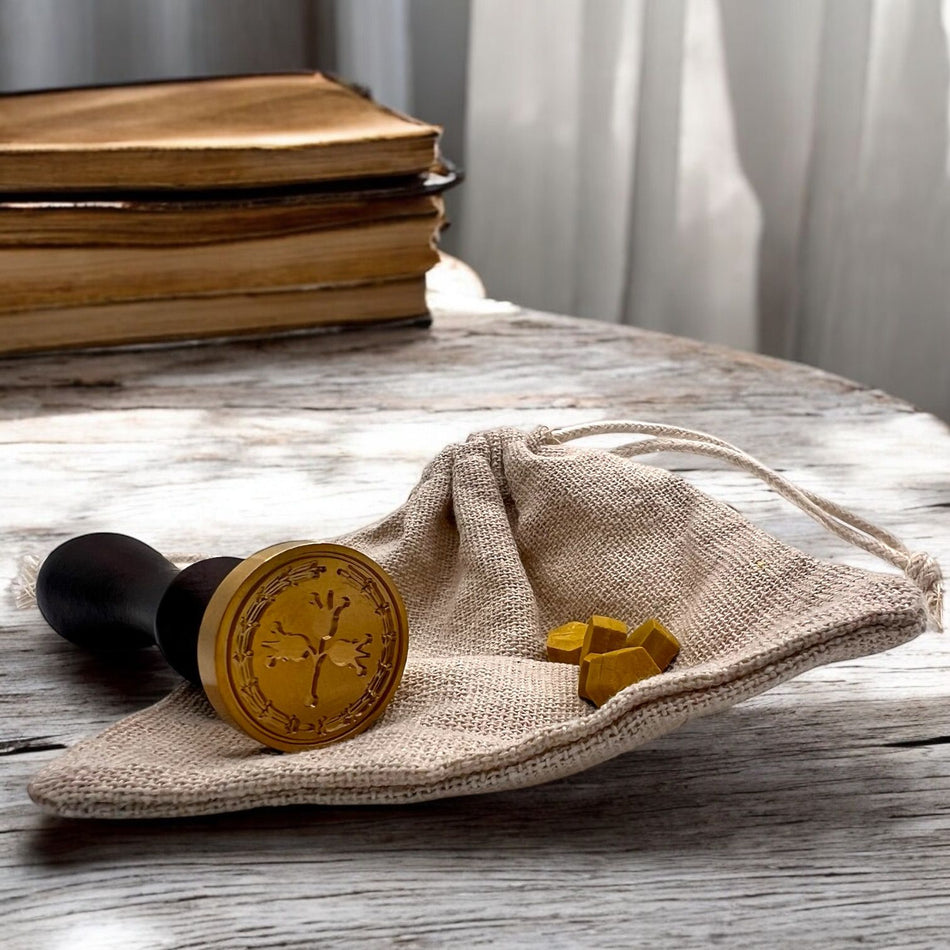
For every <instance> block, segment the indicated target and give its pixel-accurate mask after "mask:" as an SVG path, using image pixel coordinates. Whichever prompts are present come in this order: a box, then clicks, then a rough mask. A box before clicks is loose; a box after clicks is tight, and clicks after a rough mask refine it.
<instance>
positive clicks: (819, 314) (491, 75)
mask: <svg viewBox="0 0 950 950" xmlns="http://www.w3.org/2000/svg"><path fill="white" fill-rule="evenodd" d="M948 35H950V0H944V2H943V3H941V2H939V0H914V2H907V0H596V2H593V0H588V2H584V0H558V2H556V3H553V2H550V0H519V2H518V3H510V2H507V0H473V4H472V21H471V38H470V62H469V98H468V125H467V140H468V150H467V155H466V164H467V170H468V181H467V183H466V185H465V192H464V196H463V200H464V211H463V215H462V217H461V227H460V231H461V237H460V239H461V248H462V254H463V256H464V257H465V258H466V260H468V261H469V263H471V264H472V265H473V266H474V267H476V269H477V270H478V271H479V272H480V273H481V275H482V277H483V279H484V281H485V283H486V285H487V287H488V290H489V293H491V294H493V295H495V296H500V297H505V298H510V299H513V300H516V301H518V302H520V303H524V304H527V305H530V306H534V307H538V308H542V309H549V310H555V311H562V312H567V313H575V314H578V315H581V316H587V317H594V318H598V319H603V320H613V321H622V322H627V323H631V324H636V325H638V326H644V327H651V328H655V329H660V330H666V331H669V332H673V333H683V334H687V335H690V336H694V337H698V338H701V339H706V340H712V341H716V342H723V343H728V344H731V345H736V346H741V347H746V348H750V349H754V348H758V349H763V350H765V351H766V352H770V353H774V354H776V355H780V356H785V357H788V358H793V359H800V360H804V361H806V362H809V363H813V364H816V365H819V366H823V367H825V368H828V369H831V370H833V371H836V372H839V373H842V374H844V375H847V376H850V377H853V378H857V379H859V380H862V381H864V382H866V383H868V384H870V385H874V386H878V387H881V388H884V389H887V390H889V391H891V392H894V393H896V394H898V395H901V396H904V397H905V398H908V399H910V400H912V401H915V402H917V403H918V404H920V405H921V406H923V407H925V408H928V409H930V410H932V411H935V412H937V413H940V414H942V415H943V416H944V417H950V368H948V365H950V364H948V354H950V151H948V125H950V104H948V103H950V99H948V89H950V70H948Z"/></svg>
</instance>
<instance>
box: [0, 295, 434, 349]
mask: <svg viewBox="0 0 950 950" xmlns="http://www.w3.org/2000/svg"><path fill="white" fill-rule="evenodd" d="M426 312H427V311H426V302H425V278H424V277H411V278H406V279H402V280H392V281H384V282H377V283H369V284H353V285H348V286H342V287H332V286H330V287H304V288H295V289H292V290H284V291H270V292H263V293H247V294H222V295H217V296H206V297H182V298H173V299H168V300H146V301H138V302H134V303H119V304H104V305H99V306H91V307H67V308H62V309H53V310H34V311H27V312H20V313H13V314H3V315H0V353H15V352H25V351H29V350H42V349H57V348H62V347H76V346H105V345H112V344H123V343H145V342H158V341H165V340H169V341H171V340H178V339H198V338H202V337H209V336H231V335H237V334H244V333H261V332H271V331H280V330H294V329H302V328H306V327H317V326H336V325H346V324H358V323H374V322H381V321H386V320H398V319H402V318H408V317H416V316H424V315H425V314H426Z"/></svg>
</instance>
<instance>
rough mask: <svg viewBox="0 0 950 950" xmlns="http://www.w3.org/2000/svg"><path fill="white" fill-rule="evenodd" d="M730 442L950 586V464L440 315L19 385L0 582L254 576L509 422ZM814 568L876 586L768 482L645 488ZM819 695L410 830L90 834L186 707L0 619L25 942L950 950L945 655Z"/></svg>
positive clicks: (875, 434) (939, 456)
mask: <svg viewBox="0 0 950 950" xmlns="http://www.w3.org/2000/svg"><path fill="white" fill-rule="evenodd" d="M608 417H612V418H635V419H649V420H654V421H661V422H669V423H677V424H680V425H685V426H690V427H694V428H699V429H703V430H706V431H708V432H711V433H713V434H716V435H719V436H721V437H723V438H726V439H729V440H730V441H732V442H735V443H737V444H738V445H740V446H741V447H743V448H745V449H746V450H748V451H749V452H751V453H752V454H754V455H756V456H757V457H759V458H760V459H761V460H763V461H764V462H766V463H767V464H770V465H772V466H773V467H776V468H778V469H780V470H781V471H782V472H783V473H785V474H786V475H787V476H788V477H790V478H792V479H793V480H794V481H796V482H798V483H799V484H800V485H802V486H804V487H807V488H809V489H812V490H814V491H817V492H820V493H822V494H825V495H827V496H828V497H830V498H832V499H835V500H838V501H841V502H843V503H845V504H847V505H848V506H850V507H852V508H853V509H855V510H856V511H857V512H859V513H860V514H863V515H865V516H866V517H868V518H870V519H871V520H876V521H877V522H878V523H879V524H881V525H882V526H883V527H886V528H889V529H891V530H893V531H894V532H896V533H897V534H898V535H899V536H900V537H902V538H903V539H904V540H905V541H906V542H907V543H908V544H909V545H910V546H911V547H912V548H915V549H922V550H927V551H930V552H931V553H933V554H935V555H936V556H937V557H938V558H941V559H943V560H944V561H945V563H950V559H948V555H950V537H948V534H950V532H948V527H950V476H948V472H950V435H948V431H947V428H946V426H945V425H944V424H943V423H941V422H940V421H938V420H937V419H935V418H933V417H931V416H928V415H926V414H924V413H921V412H918V411H916V410H914V409H913V408H912V407H911V406H909V405H907V404H905V403H902V402H899V401H897V400H895V399H893V398H891V397H889V396H887V395H886V394H884V393H881V392H878V391H874V390H869V389H866V388H862V387H860V386H858V385H856V384H854V383H851V382H847V381H845V380H843V379H840V378H837V377H834V376H830V375H827V374H825V373H822V372H819V371H817V370H813V369H809V368H806V367H803V366H798V365H794V364H790V363H784V362H778V361H775V360H771V359H767V358H764V357H760V356H754V355H749V354H740V353H737V352H734V351H730V350H726V349H721V348H715V347H711V346H707V345H703V344H699V343H694V342H691V341H688V340H683V339H677V338H673V337H667V336H662V335H658V334H655V333H647V332H642V331H637V330H632V329H627V328H618V327H614V326H609V325H604V324H600V323H595V322H585V321H580V320H575V319H570V318H565V317H555V316H549V315H544V314H538V313H532V312H525V311H522V310H518V309H516V308H513V307H509V306H507V305H501V304H496V303H492V302H490V301H485V302H478V301H474V302H469V303H466V304H465V305H464V306H462V305H460V304H459V303H458V302H457V301H455V302H453V301H451V300H448V299H447V298H443V299H442V302H441V306H438V307H437V308H436V314H435V324H434V327H433V328H432V330H431V331H425V330H373V331H359V332H347V333H338V334H322V335H320V334H318V335H309V336H295V337H288V338H283V339H270V340H242V341H238V342H231V343H225V344H210V345H207V344H206V345H201V346H190V347H187V346H186V347H168V348H152V349H144V350H138V351H125V352H102V353H85V354H70V355H48V356H42V357H30V358H19V359H7V360H4V361H0V452H2V469H0V471H2V483H0V484H2V496H0V506H2V508H0V510H2V517H0V536H2V542H3V543H2V545H0V584H2V585H4V586H6V585H7V584H8V583H9V581H10V579H11V578H12V577H13V576H14V575H15V573H16V570H17V562H18V558H19V557H21V556H22V555H24V554H28V553H37V554H40V555H42V554H43V553H45V552H46V551H48V550H49V549H50V548H51V547H52V546H53V545H55V544H56V543H58V542H59V541H61V540H63V539H65V538H67V537H69V536H72V535H75V534H80V533H83V532H86V531H96V530H113V531H121V532H126V533H129V534H132V535H135V536H137V537H140V538H142V539H143V540H146V541H148V542H149V543H151V544H153V545H154V546H156V547H158V548H159V549H160V550H162V551H164V552H167V553H174V552H196V553H209V554H229V555H238V556H244V555H246V554H248V553H250V552H251V551H253V550H255V549H257V548H260V547H263V546H264V545H266V544H269V543H273V542H276V541H280V540H285V539H294V538H329V537H332V536H334V535H336V534H338V533H341V532H343V531H345V530H347V529H349V528H352V527H355V526H357V525H360V524H363V523H365V522H368V521H371V520H373V519H375V518H378V517H380V516H382V515H383V514H385V513H387V512H388V511H389V510H391V509H392V508H393V507H395V506H396V505H398V504H399V503H400V502H401V501H402V500H403V499H404V498H405V496H406V494H407V492H408V491H409V489H410V488H411V487H412V485H413V484H414V482H415V481H416V479H417V477H418V476H419V474H420V472H421V469H422V467H423V465H424V463H425V462H426V461H427V460H428V459H429V458H430V457H431V456H432V455H433V454H434V453H435V452H436V451H437V450H438V449H439V448H440V447H441V446H442V445H444V444H445V443H446V442H449V441H452V440H457V439H462V438H464V437H465V436H466V435H467V434H468V433H469V432H471V431H473V430H477V429H481V428H486V427H489V426H495V425H499V424H514V425H519V426H524V427H528V426H533V425H536V424H541V423H544V424H547V425H551V426H555V425H567V424H571V423H577V422H582V421H587V420H591V419H598V418H608ZM652 461H655V462H656V463H657V464H667V465H668V466H669V467H671V468H675V469H677V470H678V471H681V472H683V473H684V474H685V476H686V477H687V478H689V479H691V480H692V481H694V482H695V483H696V484H697V485H699V486H700V487H701V488H703V489H704V490H706V491H709V492H710V493H712V494H714V495H716V496H717V497H719V498H721V499H722V500H724V501H728V502H729V503H731V504H733V505H735V506H736V507H737V508H739V509H740V510H741V511H742V512H743V513H745V514H746V515H747V516H749V517H751V518H752V519H753V520H755V521H756V522H758V523H759V524H761V525H762V526H763V527H765V528H766V529H767V530H769V531H771V532H772V533H774V534H776V535H778V536H779V537H781V538H783V539H784V540H786V541H789V542H790V543H792V544H794V545H796V546H798V547H800V548H802V549H804V550H806V551H808V552H809V553H812V554H817V555H820V556H824V557H828V558H831V559H834V560H846V561H848V562H850V563H854V564H859V565H863V566H868V567H875V568H879V569H883V568H882V567H881V565H878V564H877V563H876V562H874V560H873V558H871V557H870V556H867V555H864V554H863V553H861V552H858V551H856V550H853V549H850V548H849V547H848V546H847V545H846V544H844V542H841V541H839V540H838V539H836V538H833V537H831V536H829V535H828V534H826V533H825V532H824V531H823V530H822V529H821V528H820V527H819V526H818V525H816V524H814V523H813V522H811V521H810V520H808V519H807V518H806V517H805V516H803V515H801V514H800V513H798V512H797V511H795V510H794V509H791V508H790V507H789V506H788V505H787V504H786V503H785V502H782V501H781V500H779V499H777V498H776V497H775V496H773V495H771V494H770V493H769V492H768V491H767V489H765V488H764V487H763V486H762V485H760V484H759V483H757V482H756V481H755V480H754V479H752V478H750V477H749V476H747V475H743V474H741V473H738V472H734V471H730V470H727V469H724V468H722V467H719V466H717V465H716V463H714V462H711V461H709V460H706V459H701V458H696V459H695V460H693V459H691V458H689V457H683V456H676V457H670V458H661V457H656V458H653V459H652ZM947 644H948V641H947V638H946V637H945V636H941V635H938V634H934V633H928V634H925V635H924V636H922V637H920V638H919V639H918V640H916V641H915V642H913V643H912V644H909V645H905V646H903V647H901V648H899V649H896V650H893V651H891V652H889V653H887V654H881V655H879V656H876V657H871V658H867V659H864V660H860V661H855V662H849V663H844V664H838V665H835V666H829V667H825V668H822V669H819V670H815V671H813V672H811V673H809V674H807V675H806V676H803V677H800V678H799V679H797V680H794V681H792V682H790V683H788V684H786V685H784V686H781V687H779V688H777V689H775V690H773V691H771V692H769V693H766V694H765V695H763V696H761V697H759V698H757V699H755V700H753V701H750V702H747V703H743V704H742V705H740V706H737V707H734V708H733V709H732V710H730V711H729V712H727V713H724V714H720V715H717V716H713V717H710V718H707V719H703V720H699V721H695V722H692V723H690V724H688V725H687V726H686V727H684V728H682V729H680V730H679V731H678V732H676V733H674V734H672V735H669V736H667V737H665V738H664V739H662V740H660V741H657V742H655V743H653V744H652V745H650V746H646V747H644V748H642V749H641V750H639V751H636V752H634V753H631V754H629V755H626V756H623V757H621V758H618V759H615V760H613V761H612V762H609V763H607V764H605V765H603V766H601V767H599V768H596V769H593V770H590V771H588V772H586V773H583V774H581V775H577V776H575V777H573V778H570V779H567V780H564V781H560V782H557V783H552V784H548V785H543V786H539V787H536V788H532V789H527V790H522V791H518V792H511V793H503V794H493V795H486V796H482V797H477V798H468V799H451V800H444V801H440V802H435V803H429V804H425V805H420V806H414V807H406V808H324V809H317V808H292V809H273V810H267V811H257V812H248V813H243V814H236V815H227V816H222V817H218V818H203V819H194V820H183V821H155V822H115V823H108V822H81V821H67V820H61V819H56V818H52V817H48V816H46V815H44V814H43V813H42V812H41V811H40V810H39V809H38V808H37V807H36V806H35V805H33V804H32V803H31V802H30V800H29V799H28V797H27V795H26V785H27V782H28V780H29V778H30V777H31V776H32V774H33V773H34V772H35V771H36V770H37V769H38V768H39V767H40V766H41V765H42V764H43V763H44V762H46V761H48V760H49V759H50V758H51V757H52V756H55V755H57V754H58V752H59V750H61V749H62V748H64V747H65V746H67V745H69V744H71V743H73V742H75V741H77V740H79V739H81V738H82V737H84V736H88V735H91V734H93V733H95V732H96V731H97V730H99V729H101V728H103V727H104V726H106V725H107V724H109V723H111V722H114V721H115V720H116V719H118V718H119V717H121V716H123V715H125V714H127V713H129V712H132V711H133V710H136V709H140V708H142V707H144V706H146V705H148V704H150V703H152V702H154V701H155V700H157V699H158V698H160V697H161V696H162V695H164V694H165V693H166V692H167V691H168V690H169V689H170V688H171V687H172V685H173V684H174V683H175V682H176V677H175V675H174V674H172V673H171V672H170V671H168V670H166V669H163V668H162V664H161V662H160V661H159V659H158V658H157V657H156V656H155V655H154V651H151V652H147V653H143V654H141V655H139V656H137V657H135V658H133V659H129V660H127V661H125V662H120V661H113V662H112V663H111V664H109V665H108V666H104V665H103V664H102V663H101V662H98V661H95V660H94V659H92V658H90V657H88V656H85V655H83V654H81V653H79V652H78V651H77V650H75V649H74V648H73V647H71V646H70V645H69V644H67V643H65V642H64V641H61V640H60V639H59V638H58V637H57V636H56V635H55V634H53V633H52V632H51V631H49V630H48V629H47V628H45V626H44V624H43V623H42V621H41V619H40V618H39V616H38V615H37V614H36V613H34V612H32V611H23V610H16V609H15V608H14V606H13V603H12V599H11V598H10V597H9V596H7V597H5V599H4V601H3V603H2V606H0V648H2V663H0V754H2V755H3V766H4V767H3V770H2V785H0V832H2V834H0V899H2V904H0V906H2V915H3V918H2V919H3V930H2V934H0V943H2V945H3V946H5V947H13V948H20V947H23V948H45V947H50V948H61V947H62V948H65V947H69V948H78V947H81V948H86V947H95V948H98V947H117V948H119V947H121V948H124V950H131V948H139V947H143V948H145V947H147V948H151V947H175V948H178V947H181V948H204V947H317V946H319V947H346V946H369V947H377V946H378V947H390V946H395V947H441V946H459V947H470V946H485V945H493V946H502V947H509V946H510V947H547V946H564V947H573V946H584V947H587V946H590V947H630V946H662V947H709V946H714V947H733V946H735V947H784V946H798V947H801V946H806V947H811V946H815V947H836V946H857V945H860V946H862V947H869V946H873V947H915V948H916V947H920V948H929V947H938V946H945V945H946V941H947V932H948V924H950V677H948V673H950V647H948V645H947Z"/></svg>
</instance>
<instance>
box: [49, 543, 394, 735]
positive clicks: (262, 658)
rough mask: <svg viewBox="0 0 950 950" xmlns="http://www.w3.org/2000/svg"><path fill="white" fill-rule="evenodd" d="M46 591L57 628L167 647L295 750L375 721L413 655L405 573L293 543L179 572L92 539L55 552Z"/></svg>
mask: <svg viewBox="0 0 950 950" xmlns="http://www.w3.org/2000/svg"><path fill="white" fill-rule="evenodd" d="M36 595H37V604H38V605H39V608H40V611H41V612H42V614H43V616H44V617H45V618H46V620H47V621H48V622H49V624H50V626H51V627H53V629H54V630H56V631H57V632H58V633H60V634H61V635H62V636H64V637H65V638H66V639H68V640H71V641H73V642H74V643H77V644H79V645H80V646H83V647H86V648H89V649H92V650H99V651H102V650H120V649H137V648H139V647H143V646H150V645H152V644H155V645H157V646H158V647H159V648H160V649H161V651H162V653H163V654H164V656H165V658H166V659H167V660H168V662H169V664H170V665H171V666H172V667H173V668H174V669H175V670H177V671H178V672H179V673H181V674H182V676H184V677H185V678H186V679H188V680H190V681H191V682H192V683H194V684H195V685H197V686H201V687H203V689H204V691H205V694H206V696H207V697H208V699H209V701H210V702H211V704H212V706H214V708H215V710H216V711H217V712H218V714H219V715H220V716H221V717H222V718H223V719H224V720H226V721H227V722H229V723H230V724H231V725H233V726H235V727H236V728H238V729H240V730H242V731H243V732H245V733H247V734H248V735H250V736H252V737H254V738H255V739H257V740H258V741H259V742H262V743H264V744H265V745H268V746H270V747H272V748H275V749H281V750H283V751H285V752H297V751H301V750H304V749H312V748H316V747H319V746H323V745H327V744H328V743H331V742H338V741H340V740H343V739H348V738H350V737H352V736H355V735H357V734H358V733H360V732H362V731H363V730H364V729H366V728H368V727H369V726H370V725H372V723H373V722H374V721H375V720H376V719H377V718H378V717H379V716H380V714H381V713H382V712H383V710H384V709H385V708H386V705H387V704H388V702H389V700H390V699H391V698H392V695H393V693H394V692H395V690H396V687H397V686H398V685H399V680H400V678H401V676H402V670H403V667H404V666H405V662H406V653H407V651H408V642H409V640H408V636H409V625H408V620H407V617H406V608H405V606H404V604H403V602H402V598H401V597H400V596H399V591H398V590H397V588H396V585H395V583H394V582H393V580H392V578H391V577H390V576H389V575H388V574H387V573H386V571H385V570H383V568H382V567H381V566H380V565H379V564H377V563H376V562H375V561H373V560H372V558H370V557H368V556H367V555H365V554H363V553H361V552H360V551H357V550H355V549H354V548H349V547H344V546H342V545H338V544H319V543H313V542H288V543H284V544H277V545H274V546H272V547H268V548H265V549H264V550H263V551H259V552H257V553H256V554H252V555H251V556H250V557H248V558H245V559H243V560H242V559H240V558H233V557H217V558H208V559H206V560H203V561H198V562H196V563H195V564H191V565H189V566H188V567H186V568H184V570H181V571H179V570H178V568H176V567H175V565H174V564H172V563H171V562H170V561H168V560H166V559H165V558H164V557H163V556H162V555H161V554H159V552H158V551H156V550H154V549H153V548H151V547H149V546H148V545H147V544H143V543H142V542H141V541H138V540H136V539H135V538H130V537H128V536H126V535H121V534H89V535H83V536H82V537H78V538H73V539H72V540H70V541H67V542H65V543H64V544H61V545H60V546H59V547H58V548H56V549H55V550H54V551H53V552H51V553H50V555H49V556H48V557H47V558H46V560H45V561H44V562H43V565H42V566H41V568H40V571H39V574H38V576H37V583H36Z"/></svg>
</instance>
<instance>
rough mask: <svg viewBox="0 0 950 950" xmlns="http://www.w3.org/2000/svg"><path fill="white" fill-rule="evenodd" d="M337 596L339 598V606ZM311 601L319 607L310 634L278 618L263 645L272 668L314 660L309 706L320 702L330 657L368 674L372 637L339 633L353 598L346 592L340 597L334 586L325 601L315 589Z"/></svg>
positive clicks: (334, 661)
mask: <svg viewBox="0 0 950 950" xmlns="http://www.w3.org/2000/svg"><path fill="white" fill-rule="evenodd" d="M334 599H336V600H337V603H336V605H334ZM309 603H310V605H311V606H312V607H315V608H316V609H315V610H314V611H313V614H312V616H313V620H314V622H313V629H311V630H310V631H308V632H307V633H302V632H297V631H290V630H285V629H284V625H283V624H282V623H281V622H280V621H279V620H275V621H274V624H273V626H272V627H271V632H270V635H269V636H268V638H267V639H265V640H261V646H262V647H264V649H265V651H266V652H267V654H268V656H267V660H266V661H265V664H264V665H265V666H267V667H268V668H270V669H273V668H274V667H275V666H276V665H277V664H278V663H304V662H306V661H307V660H313V679H312V680H311V682H310V699H309V700H308V701H307V705H308V706H310V707H311V708H316V707H317V705H318V704H319V702H320V697H319V693H318V688H319V682H320V671H321V670H322V669H323V664H324V663H325V662H326V661H327V660H329V661H330V662H331V663H333V664H335V665H336V666H339V667H349V668H350V669H351V670H354V671H355V672H356V675H357V676H365V675H366V663H365V661H366V660H367V659H369V653H368V652H367V650H366V646H367V644H368V643H369V642H370V640H371V639H372V637H371V635H370V634H368V633H367V634H364V635H363V636H362V637H359V638H357V639H350V638H343V637H339V636H338V632H337V631H338V629H339V626H340V615H341V614H342V613H343V611H344V610H346V609H347V607H349V606H350V598H349V597H347V596H346V595H344V596H343V597H340V598H336V595H335V592H334V591H333V590H332V589H331V590H329V591H328V592H327V596H326V600H325V601H324V599H323V598H322V597H321V596H320V594H319V592H315V593H313V594H311V595H310V598H309ZM327 621H328V622H327ZM321 629H322V630H323V632H321Z"/></svg>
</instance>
